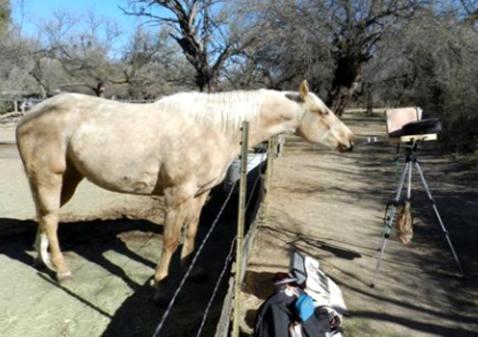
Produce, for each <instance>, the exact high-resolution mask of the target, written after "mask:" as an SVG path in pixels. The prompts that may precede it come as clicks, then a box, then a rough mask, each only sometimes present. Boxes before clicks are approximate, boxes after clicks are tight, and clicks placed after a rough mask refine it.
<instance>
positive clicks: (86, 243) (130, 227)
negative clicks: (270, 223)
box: [0, 170, 262, 337]
mask: <svg viewBox="0 0 478 337" xmlns="http://www.w3.org/2000/svg"><path fill="white" fill-rule="evenodd" d="M256 177H257V170H255V171H254V172H253V174H250V176H249V181H248V187H249V190H250V189H251V188H252V185H253V183H254V182H255V178H256ZM257 187H258V189H256V193H255V194H254V195H253V196H252V199H251V204H250V205H251V206H250V207H249V208H248V214H247V219H246V221H247V225H248V224H249V223H250V222H251V221H252V219H254V217H255V212H256V211H257V207H256V205H257V201H258V198H257V197H258V194H257V191H258V190H259V189H261V188H262V186H261V184H259V185H258V186H257ZM211 195H212V197H211V200H209V202H208V203H207V204H206V206H205V207H204V209H203V212H202V215H201V220H200V225H199V231H198V235H197V238H196V243H197V246H198V245H199V243H200V242H201V241H202V239H203V238H204V236H205V234H206V232H207V231H208V229H209V226H210V225H211V223H212V222H213V220H214V219H215V217H216V215H217V214H218V212H219V209H220V207H221V206H222V205H223V203H224V201H225V199H226V194H225V192H224V191H223V190H222V186H219V187H218V188H216V189H215V190H214V191H213V193H212V194H211ZM237 204H238V201H237V195H236V194H233V197H232V198H231V199H230V200H229V202H228V205H227V208H226V209H225V211H224V214H223V215H222V217H221V219H220V221H219V223H218V224H217V227H216V229H215V231H214V232H213V233H212V235H211V237H210V239H209V242H208V244H207V245H206V246H205V248H204V250H203V252H202V254H201V256H200V257H199V259H198V263H197V266H196V268H195V269H194V270H193V274H194V272H195V271H199V270H200V271H201V274H203V275H206V279H204V278H202V280H201V279H200V278H197V279H196V280H195V279H194V278H193V280H189V281H188V282H187V283H186V284H185V286H184V288H183V291H182V292H181V294H180V295H179V297H178V301H177V304H176V305H175V306H174V308H173V310H172V312H171V314H170V316H169V317H170V318H169V319H168V320H167V321H166V325H165V326H164V330H163V331H164V333H162V334H161V335H162V336H195V335H196V331H197V329H198V327H199V325H200V322H201V318H202V316H203V310H204V309H205V308H206V304H207V303H208V301H209V299H210V298H211V294H212V291H213V289H214V286H215V283H216V280H217V278H218V276H219V273H220V272H221V270H222V269H223V267H224V266H225V258H226V255H227V252H228V251H229V248H230V246H231V243H232V241H233V238H234V236H235V231H236V218H237ZM162 232H163V226H162V225H158V224H155V223H152V222H150V221H146V220H130V219H119V220H108V221H102V220H95V221H88V222H73V223H67V224H60V227H59V238H60V241H61V245H62V250H63V251H64V253H65V256H66V259H67V261H68V255H70V256H71V255H72V253H74V254H75V255H78V256H79V257H80V258H82V259H85V260H87V261H89V262H91V263H94V264H96V265H98V266H99V267H101V268H103V269H104V270H107V271H108V272H109V273H110V274H111V275H114V276H116V277H118V278H120V279H121V280H123V281H124V282H125V283H126V284H127V285H128V286H129V287H130V288H131V289H132V290H134V292H133V293H132V295H130V296H129V297H127V298H125V299H124V301H123V302H122V304H121V305H120V307H118V308H117V310H116V311H115V312H114V314H113V315H111V314H109V313H108V312H107V310H105V309H104V308H102V307H101V306H99V305H97V304H94V303H91V302H89V301H87V300H85V299H84V298H83V297H82V296H80V295H79V294H77V293H76V292H75V291H74V290H72V288H73V287H69V286H67V287H65V286H63V285H61V284H58V283H57V282H56V281H55V280H54V278H53V275H51V273H45V271H44V270H41V271H39V272H38V277H39V278H41V279H43V280H45V281H47V282H49V283H50V284H51V286H52V287H57V288H60V289H62V291H64V293H65V294H67V295H68V296H71V297H73V298H75V299H76V300H78V301H80V302H82V303H83V304H85V305H86V306H88V307H89V308H91V309H92V310H94V311H96V312H97V313H99V314H101V315H102V316H105V317H108V318H109V319H110V322H109V324H108V326H107V327H106V329H105V330H104V331H103V332H102V334H101V336H102V337H126V336H127V337H133V336H138V337H139V336H151V335H152V334H153V332H154V330H155V328H156V326H157V324H158V323H159V321H160V319H161V316H162V314H163V313H164V310H165V303H167V302H168V301H169V300H170V299H171V298H172V295H173V293H174V292H175V290H176V289H177V286H178V284H179V281H180V279H181V277H182V276H183V274H184V270H183V268H181V267H180V263H179V255H180V249H178V251H177V252H176V254H175V255H174V257H173V261H172V263H171V269H170V276H169V277H168V279H167V280H166V282H164V284H162V286H161V289H160V291H161V302H160V303H157V302H155V301H153V296H154V294H155V291H154V290H153V289H152V288H151V287H150V286H149V284H148V283H149V282H148V281H146V282H144V283H143V284H141V283H138V281H135V280H134V279H133V278H131V277H130V276H129V275H128V274H127V273H126V272H125V271H124V270H123V269H122V268H121V266H120V265H117V264H114V263H112V262H111V261H110V260H109V259H108V258H107V257H106V255H105V253H106V252H111V251H112V252H114V253H117V254H119V255H121V256H122V257H123V258H124V257H126V259H127V260H132V261H135V262H136V263H139V264H140V265H144V266H145V267H146V268H145V269H148V270H149V269H151V268H154V267H155V266H156V263H157V262H159V260H158V261H155V260H152V259H150V258H147V257H145V256H142V255H141V254H138V253H136V252H135V250H134V247H135V246H138V245H141V244H142V243H143V242H147V241H148V240H149V239H154V238H156V239H158V238H160V237H161V236H162ZM35 233H36V223H35V222H33V221H20V220H16V219H9V218H0V254H2V255H5V256H7V257H9V258H10V259H12V260H16V261H19V262H21V263H23V264H24V265H26V266H27V267H28V268H34V261H33V257H32V255H33V254H32V250H33V248H32V244H33V242H34V238H35ZM159 242H160V241H159ZM131 247H133V248H131ZM157 250H158V251H157V254H156V256H158V257H159V256H160V252H161V247H160V246H158V247H157ZM73 273H74V271H73ZM227 275H228V273H227V274H226V276H227ZM227 279H228V277H225V279H224V280H223V282H222V286H221V287H220V289H219V292H218V295H217V297H216V300H215V302H214V305H213V306H212V309H211V311H210V313H209V316H208V319H207V321H206V325H205V327H204V333H203V335H210V334H212V333H213V331H214V330H215V324H216V322H217V319H218V317H219V315H220V311H221V308H222V300H223V298H224V295H225V292H226V283H227V282H225V280H227ZM69 282H70V281H69ZM71 282H75V278H73V280H71ZM45 306H47V301H46V302H45Z"/></svg>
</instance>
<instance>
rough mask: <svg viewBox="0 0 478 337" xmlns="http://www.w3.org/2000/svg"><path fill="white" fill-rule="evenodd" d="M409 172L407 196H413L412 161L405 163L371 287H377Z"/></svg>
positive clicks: (381, 243)
mask: <svg viewBox="0 0 478 337" xmlns="http://www.w3.org/2000/svg"><path fill="white" fill-rule="evenodd" d="M407 172H408V188H407V196H408V194H411V186H412V184H411V177H412V175H411V173H412V162H411V161H408V160H407V162H406V163H405V166H404V168H403V171H402V175H401V176H400V182H399V184H398V188H397V194H396V195H395V199H394V200H393V205H392V211H391V213H390V215H389V219H388V221H387V223H386V225H385V230H384V233H383V237H382V240H381V242H380V247H379V249H380V252H379V255H378V258H377V266H376V267H375V271H374V273H373V279H372V283H371V284H370V287H372V288H373V287H374V286H375V279H376V277H377V274H378V271H379V269H380V265H381V263H382V257H383V253H384V251H385V246H386V245H387V239H388V238H389V237H390V232H391V231H392V228H393V219H394V218H395V213H396V212H397V206H396V205H397V204H398V203H399V201H400V196H401V194H402V190H403V186H404V184H405V177H406V176H407Z"/></svg>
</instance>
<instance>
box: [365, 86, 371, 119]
mask: <svg viewBox="0 0 478 337" xmlns="http://www.w3.org/2000/svg"><path fill="white" fill-rule="evenodd" d="M365 94H366V95H367V111H366V114H367V116H371V115H372V114H373V94H372V83H370V82H367V84H365Z"/></svg>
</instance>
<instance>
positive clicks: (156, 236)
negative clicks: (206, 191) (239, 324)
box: [0, 125, 257, 337]
mask: <svg viewBox="0 0 478 337" xmlns="http://www.w3.org/2000/svg"><path fill="white" fill-rule="evenodd" d="M256 173H257V170H256V172H252V174H250V177H249V178H250V179H249V180H250V182H249V187H251V184H252V183H253V182H254V181H255V177H256V176H257V175H256ZM0 188H1V192H0V266H1V268H0V284H1V286H0V336H2V337H3V336H5V337H82V336H85V337H98V336H101V337H150V336H152V334H153V332H154V330H155V328H156V326H157V324H158V323H159V321H160V319H161V316H162V314H163V313H164V311H165V309H166V307H165V304H167V302H168V301H169V299H170V298H171V297H172V295H173V293H174V291H175V290H176V287H177V285H178V283H179V280H180V278H181V277H182V275H183V272H184V271H183V269H182V268H181V267H180V266H179V258H178V254H176V255H175V257H174V258H173V262H172V268H171V270H170V271H171V273H170V278H169V279H168V281H167V282H166V283H165V284H164V285H163V287H162V289H161V297H162V301H160V302H159V303H157V302H154V301H153V300H152V298H153V295H154V291H153V289H151V288H150V287H149V285H148V281H149V278H150V276H151V275H152V274H153V271H154V267H155V265H156V263H157V262H158V261H159V258H160V254H161V247H162V231H163V229H162V226H161V223H162V204H161V200H158V199H157V198H151V197H142V196H133V195H125V194H118V193H112V192H108V191H105V190H102V189H100V188H98V187H96V186H94V185H92V184H90V183H88V182H87V181H83V182H81V184H80V186H79V188H78V191H77V192H76V194H75V195H74V196H73V199H72V200H71V202H70V203H69V204H68V205H67V206H66V207H65V208H64V209H63V210H62V212H61V219H62V224H60V230H59V238H60V241H61V244H62V249H63V251H64V253H65V257H66V260H67V263H68V264H69V266H70V268H71V270H72V272H73V279H71V280H68V281H67V282H65V283H62V284H58V283H57V282H56V281H55V280H54V278H53V277H52V275H51V274H50V273H49V272H47V271H46V270H42V269H37V268H35V266H34V264H33V249H32V244H33V241H34V237H35V230H36V225H35V223H34V222H33V221H32V220H31V219H33V218H34V205H33V202H32V198H31V195H30V191H29V188H28V183H27V181H26V178H25V175H24V172H23V168H22V165H21V161H20V158H19V156H18V153H17V150H16V147H15V144H14V125H8V126H5V125H4V126H0ZM224 199H225V192H224V191H222V188H221V187H220V186H219V187H218V188H217V189H215V190H214V191H213V193H212V197H211V200H209V202H208V203H207V204H206V206H205V208H204V210H203V213H202V216H201V222H200V227H199V233H198V237H197V242H200V241H201V240H202V238H203V237H204V235H205V233H206V231H207V230H208V229H209V226H210V225H211V223H212V221H213V219H214V218H215V217H216V215H217V213H218V210H219V207H220V206H221V205H222V204H223V202H224ZM251 200H252V201H251V205H254V204H255V198H252V199H251ZM235 205H237V198H236V197H235V196H234V197H233V198H231V200H230V201H229V204H228V207H227V209H226V211H225V213H224V215H223V216H222V217H221V220H220V222H219V223H218V225H217V228H216V230H215V231H214V232H213V233H212V235H211V237H210V239H209V242H208V245H206V247H205V248H204V251H203V253H202V254H201V257H200V258H199V260H198V264H197V266H198V267H199V269H200V270H201V271H202V274H201V275H202V276H203V277H202V278H197V277H196V278H193V279H191V280H190V281H188V282H186V284H185V286H184V289H183V291H182V292H181V294H180V296H179V297H178V301H177V304H176V305H175V306H174V308H173V311H172V312H171V314H170V318H169V319H168V320H167V321H166V325H165V326H164V329H163V331H162V333H161V336H164V337H166V336H171V337H172V336H181V337H183V336H184V337H186V336H196V331H197V329H198V327H199V325H200V323H201V318H202V315H203V312H204V308H205V307H206V304H207V302H208V301H209V299H210V296H211V294H212V291H213V288H214V286H215V282H216V280H217V277H218V275H219V273H220V271H221V270H222V268H223V266H224V261H225V257H226V255H227V252H228V250H229V247H230V245H231V242H232V239H233V237H234V229H235V226H234V223H235V219H236V211H235V209H236V206H235ZM250 209H251V210H252V209H253V207H250ZM251 218H252V214H249V215H248V219H249V220H250V219H251ZM158 224H159V225H158ZM178 251H179V250H178ZM196 271H197V269H195V270H193V274H197V273H196ZM204 276H206V278H204ZM226 279H227V278H226ZM225 286H226V285H225V280H224V282H223V285H222V287H221V288H220V290H219V293H218V295H217V298H216V301H215V302H214V303H213V306H212V310H211V312H210V313H209V316H208V319H207V320H206V325H205V328H204V333H203V334H202V336H209V335H211V334H212V333H213V332H212V331H214V329H215V325H216V322H217V319H218V317H219V314H220V311H221V306H222V298H223V297H224V294H225V292H226V288H225Z"/></svg>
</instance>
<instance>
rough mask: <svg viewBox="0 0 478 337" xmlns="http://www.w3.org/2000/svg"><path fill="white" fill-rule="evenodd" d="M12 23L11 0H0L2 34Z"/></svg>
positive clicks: (0, 32)
mask: <svg viewBox="0 0 478 337" xmlns="http://www.w3.org/2000/svg"><path fill="white" fill-rule="evenodd" d="M9 25H10V0H0V36H1V34H3V33H4V32H6V31H7V29H8V26H9Z"/></svg>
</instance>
